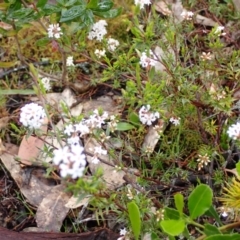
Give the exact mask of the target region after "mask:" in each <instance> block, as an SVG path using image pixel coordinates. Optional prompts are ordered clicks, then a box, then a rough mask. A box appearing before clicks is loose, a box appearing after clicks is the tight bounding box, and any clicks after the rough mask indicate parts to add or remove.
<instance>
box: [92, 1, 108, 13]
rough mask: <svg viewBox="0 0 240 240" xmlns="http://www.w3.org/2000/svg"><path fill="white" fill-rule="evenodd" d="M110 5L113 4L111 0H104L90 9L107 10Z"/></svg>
mask: <svg viewBox="0 0 240 240" xmlns="http://www.w3.org/2000/svg"><path fill="white" fill-rule="evenodd" d="M112 6H113V2H112V1H108V0H105V1H102V2H99V3H98V5H97V7H96V8H92V10H93V11H96V12H107V11H109V10H110V9H111V8H112Z"/></svg>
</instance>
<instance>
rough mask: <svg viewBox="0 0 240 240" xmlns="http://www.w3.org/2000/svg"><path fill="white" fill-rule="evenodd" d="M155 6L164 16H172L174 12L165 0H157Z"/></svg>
mask: <svg viewBox="0 0 240 240" xmlns="http://www.w3.org/2000/svg"><path fill="white" fill-rule="evenodd" d="M154 8H155V10H156V11H157V12H160V13H162V14H163V15H164V16H170V15H171V14H172V11H171V9H170V8H169V7H168V5H167V4H166V2H165V1H157V2H155V3H154Z"/></svg>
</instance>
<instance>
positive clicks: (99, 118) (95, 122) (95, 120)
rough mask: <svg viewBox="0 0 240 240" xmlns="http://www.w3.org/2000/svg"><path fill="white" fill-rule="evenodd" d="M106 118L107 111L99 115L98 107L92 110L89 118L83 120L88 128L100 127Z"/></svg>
mask: <svg viewBox="0 0 240 240" xmlns="http://www.w3.org/2000/svg"><path fill="white" fill-rule="evenodd" d="M106 119H108V113H107V112H103V113H102V114H101V115H100V113H99V111H98V109H95V110H94V111H93V114H92V115H91V116H89V119H87V120H85V122H86V124H87V125H88V127H89V128H91V129H94V128H101V127H102V124H105V120H106Z"/></svg>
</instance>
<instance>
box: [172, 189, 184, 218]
mask: <svg viewBox="0 0 240 240" xmlns="http://www.w3.org/2000/svg"><path fill="white" fill-rule="evenodd" d="M174 201H175V206H176V208H177V210H178V212H179V213H180V215H182V213H183V207H184V201H183V195H182V194H181V193H177V194H175V195H174Z"/></svg>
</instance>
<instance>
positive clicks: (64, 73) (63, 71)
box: [59, 47, 68, 84]
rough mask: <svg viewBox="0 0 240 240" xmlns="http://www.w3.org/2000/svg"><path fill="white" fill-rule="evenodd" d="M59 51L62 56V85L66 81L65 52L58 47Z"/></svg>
mask: <svg viewBox="0 0 240 240" xmlns="http://www.w3.org/2000/svg"><path fill="white" fill-rule="evenodd" d="M59 49H60V52H61V54H62V84H65V83H66V82H67V80H68V79H67V65H66V59H67V58H66V52H65V51H64V49H62V48H61V47H59Z"/></svg>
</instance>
